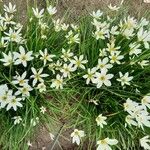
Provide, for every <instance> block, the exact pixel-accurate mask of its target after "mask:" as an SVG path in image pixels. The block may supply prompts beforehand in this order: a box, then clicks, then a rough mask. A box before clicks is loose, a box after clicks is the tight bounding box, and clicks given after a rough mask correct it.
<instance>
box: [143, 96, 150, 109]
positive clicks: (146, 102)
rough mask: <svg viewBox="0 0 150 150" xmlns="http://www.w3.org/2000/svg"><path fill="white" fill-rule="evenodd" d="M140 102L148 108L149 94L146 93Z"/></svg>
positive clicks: (149, 103)
mask: <svg viewBox="0 0 150 150" xmlns="http://www.w3.org/2000/svg"><path fill="white" fill-rule="evenodd" d="M141 103H142V105H143V106H146V107H147V108H149V109H150V96H149V95H146V96H144V97H143V98H142V100H141Z"/></svg>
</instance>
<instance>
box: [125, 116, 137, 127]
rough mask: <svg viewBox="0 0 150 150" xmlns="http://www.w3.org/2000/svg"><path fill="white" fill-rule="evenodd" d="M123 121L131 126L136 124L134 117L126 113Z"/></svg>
mask: <svg viewBox="0 0 150 150" xmlns="http://www.w3.org/2000/svg"><path fill="white" fill-rule="evenodd" d="M125 121H126V122H127V123H128V125H130V126H131V125H133V126H137V125H138V124H137V122H136V121H135V118H134V117H133V116H131V115H127V116H126V118H125Z"/></svg>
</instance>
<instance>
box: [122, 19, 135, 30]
mask: <svg viewBox="0 0 150 150" xmlns="http://www.w3.org/2000/svg"><path fill="white" fill-rule="evenodd" d="M124 22H125V23H124V27H125V28H126V29H128V30H130V29H134V28H136V27H137V20H136V19H135V18H134V17H130V16H128V17H127V18H125V19H124Z"/></svg>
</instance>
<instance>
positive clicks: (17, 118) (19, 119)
mask: <svg viewBox="0 0 150 150" xmlns="http://www.w3.org/2000/svg"><path fill="white" fill-rule="evenodd" d="M12 119H14V125H16V124H19V123H20V122H21V121H22V118H21V117H20V116H15V117H13V118H12Z"/></svg>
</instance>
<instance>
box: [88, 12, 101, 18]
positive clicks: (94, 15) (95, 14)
mask: <svg viewBox="0 0 150 150" xmlns="http://www.w3.org/2000/svg"><path fill="white" fill-rule="evenodd" d="M90 15H91V16H92V17H93V18H96V19H100V17H101V16H102V15H103V12H101V11H100V10H97V11H96V12H95V11H93V12H92V14H90Z"/></svg>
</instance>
